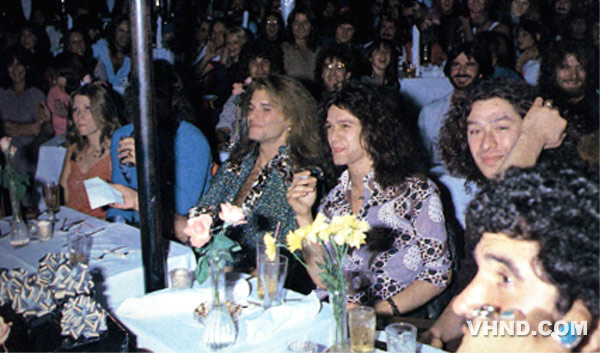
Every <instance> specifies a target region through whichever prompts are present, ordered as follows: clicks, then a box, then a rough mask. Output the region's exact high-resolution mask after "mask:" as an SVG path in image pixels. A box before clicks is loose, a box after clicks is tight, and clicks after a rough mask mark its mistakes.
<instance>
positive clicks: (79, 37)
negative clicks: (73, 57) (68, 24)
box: [63, 29, 108, 82]
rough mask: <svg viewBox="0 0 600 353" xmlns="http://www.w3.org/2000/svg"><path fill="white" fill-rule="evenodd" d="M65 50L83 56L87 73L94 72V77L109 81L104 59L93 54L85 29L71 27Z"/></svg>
mask: <svg viewBox="0 0 600 353" xmlns="http://www.w3.org/2000/svg"><path fill="white" fill-rule="evenodd" d="M65 38H66V41H65V50H64V51H63V52H70V53H73V54H77V55H78V56H79V57H81V59H82V61H83V64H84V67H85V72H86V74H92V76H93V78H95V79H97V80H100V81H105V82H108V76H107V74H106V68H105V67H104V63H103V62H102V60H97V59H95V58H94V57H93V56H92V52H91V48H90V47H88V45H87V41H86V39H85V34H84V33H83V30H79V29H71V30H70V31H69V32H68V33H67V35H66V37H65Z"/></svg>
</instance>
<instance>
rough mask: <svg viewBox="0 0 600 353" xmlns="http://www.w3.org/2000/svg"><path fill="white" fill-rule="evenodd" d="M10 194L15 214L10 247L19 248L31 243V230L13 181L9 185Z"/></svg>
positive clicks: (11, 226) (11, 225)
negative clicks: (22, 212) (23, 214)
mask: <svg viewBox="0 0 600 353" xmlns="http://www.w3.org/2000/svg"><path fill="white" fill-rule="evenodd" d="M8 193H9V195H10V206H11V207H12V213H13V218H12V220H11V221H10V245H12V246H13V247H15V248H17V247H21V246H25V245H27V244H28V243H29V228H28V227H27V223H25V221H24V220H23V217H22V216H21V200H19V198H18V197H17V186H16V184H15V182H14V180H12V179H11V180H10V181H9V184H8Z"/></svg>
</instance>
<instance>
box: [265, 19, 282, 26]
mask: <svg viewBox="0 0 600 353" xmlns="http://www.w3.org/2000/svg"><path fill="white" fill-rule="evenodd" d="M278 23H279V21H277V20H267V24H268V25H276V24H278Z"/></svg>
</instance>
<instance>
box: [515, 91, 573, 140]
mask: <svg viewBox="0 0 600 353" xmlns="http://www.w3.org/2000/svg"><path fill="white" fill-rule="evenodd" d="M546 102H548V101H546ZM566 127H567V121H566V120H565V119H563V118H562V117H561V116H560V113H559V112H558V109H556V108H553V107H552V106H550V105H548V103H546V104H545V103H544V100H543V99H542V98H540V97H538V98H536V99H535V101H534V102H533V105H532V106H531V108H530V109H529V111H528V112H527V114H526V115H525V118H523V123H522V125H521V133H522V134H525V135H527V136H529V137H531V138H533V139H535V140H536V141H537V142H538V143H540V144H542V146H543V148H544V149H549V148H556V147H558V146H560V145H561V143H562V141H563V140H564V138H565V133H564V131H565V128H566Z"/></svg>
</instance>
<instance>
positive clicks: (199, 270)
mask: <svg viewBox="0 0 600 353" xmlns="http://www.w3.org/2000/svg"><path fill="white" fill-rule="evenodd" d="M208 268H209V266H208V256H206V255H205V256H202V257H200V258H199V259H198V266H197V267H196V281H198V284H202V283H204V282H205V281H206V279H207V278H208Z"/></svg>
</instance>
